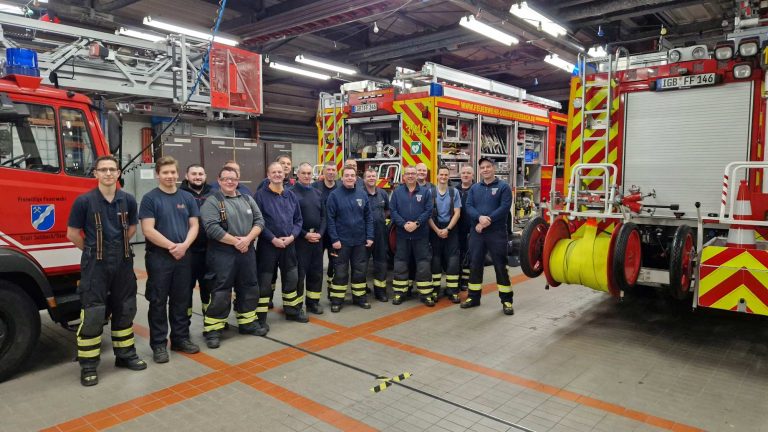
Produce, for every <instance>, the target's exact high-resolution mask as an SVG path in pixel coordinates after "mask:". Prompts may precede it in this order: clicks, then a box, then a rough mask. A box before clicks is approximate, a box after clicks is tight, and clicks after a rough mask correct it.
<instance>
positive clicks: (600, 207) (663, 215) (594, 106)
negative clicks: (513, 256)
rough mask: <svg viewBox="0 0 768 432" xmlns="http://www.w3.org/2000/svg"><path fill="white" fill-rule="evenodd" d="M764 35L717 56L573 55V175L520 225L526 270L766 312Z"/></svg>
mask: <svg viewBox="0 0 768 432" xmlns="http://www.w3.org/2000/svg"><path fill="white" fill-rule="evenodd" d="M766 37H768V32H766V31H765V28H764V27H763V28H753V29H740V30H739V31H737V32H736V33H734V34H731V35H730V36H729V38H728V40H727V41H725V42H722V43H719V44H718V45H717V46H716V47H715V49H714V50H713V51H712V56H714V58H711V57H710V50H709V49H708V47H707V46H705V45H697V46H690V47H686V48H676V49H672V50H669V51H666V52H660V53H653V54H646V55H640V56H629V55H627V54H626V53H622V50H617V52H616V54H615V55H611V56H609V57H607V58H602V59H584V58H580V62H579V66H580V72H579V76H576V77H574V78H573V79H572V81H571V97H570V103H569V107H568V125H569V127H568V132H567V134H568V142H567V147H566V148H567V154H566V169H565V179H566V181H567V182H568V183H567V185H566V187H564V188H562V189H559V190H555V189H553V190H552V191H551V194H550V195H551V199H550V200H549V202H548V204H547V206H548V217H547V218H546V219H545V218H541V217H539V218H536V219H534V220H532V221H531V222H530V223H529V224H528V225H527V226H526V229H525V230H524V234H523V239H522V246H521V248H522V252H521V264H522V268H523V271H524V272H525V273H526V274H527V275H528V276H530V277H536V276H539V275H540V274H541V273H544V274H545V277H546V281H547V284H548V286H553V287H554V286H558V285H560V284H580V285H584V286H587V287H590V288H593V289H595V290H600V291H606V292H610V293H611V294H612V295H614V296H617V297H623V295H624V293H625V292H626V291H627V290H630V289H632V288H633V287H635V286H636V285H637V284H642V285H651V286H656V287H659V288H661V289H663V290H665V291H667V292H668V293H669V294H670V295H671V296H672V297H674V298H676V299H679V300H689V299H691V301H692V305H693V307H708V308H716V309H724V310H732V311H740V312H746V313H754V314H761V315H768V250H767V249H768V248H767V246H768V244H767V243H766V239H767V236H766V234H767V233H768V222H767V220H768V186H767V185H766V182H765V174H766V172H767V170H766V168H768V162H767V161H766V157H765V112H766V99H765V96H766V94H765V85H766V73H765V63H766V62H765V59H766V58H768V57H766V56H768V49H766V45H765V43H764V42H765V40H766ZM761 66H762V68H761Z"/></svg>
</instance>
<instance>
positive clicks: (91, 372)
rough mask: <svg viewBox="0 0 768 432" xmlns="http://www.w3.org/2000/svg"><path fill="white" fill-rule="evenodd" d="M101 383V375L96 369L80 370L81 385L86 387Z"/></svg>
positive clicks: (84, 368) (85, 368) (86, 368)
mask: <svg viewBox="0 0 768 432" xmlns="http://www.w3.org/2000/svg"><path fill="white" fill-rule="evenodd" d="M98 383H99V374H98V373H97V372H96V367H83V368H81V369H80V384H82V385H83V386H85V387H91V386H95V385H96V384H98Z"/></svg>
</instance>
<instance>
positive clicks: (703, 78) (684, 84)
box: [656, 73, 717, 91]
mask: <svg viewBox="0 0 768 432" xmlns="http://www.w3.org/2000/svg"><path fill="white" fill-rule="evenodd" d="M715 75H716V74H714V73H705V74H698V75H685V76H678V77H671V78H660V79H657V80H656V90H657V91H662V90H677V89H684V88H690V87H699V86H707V85H714V84H715V82H716V81H717V80H716V78H715Z"/></svg>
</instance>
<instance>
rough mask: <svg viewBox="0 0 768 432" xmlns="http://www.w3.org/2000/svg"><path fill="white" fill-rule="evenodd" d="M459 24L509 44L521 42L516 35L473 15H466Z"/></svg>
mask: <svg viewBox="0 0 768 432" xmlns="http://www.w3.org/2000/svg"><path fill="white" fill-rule="evenodd" d="M459 25H461V26H462V27H466V28H468V29H470V30H473V31H476V32H478V33H480V34H481V35H483V36H486V37H489V38H491V39H493V40H495V41H498V42H501V43H503V44H504V45H507V46H510V45H512V44H518V43H520V41H519V40H518V39H517V38H516V37H514V36H512V35H510V34H507V33H504V32H503V31H501V30H497V29H495V28H493V27H491V26H489V25H488V24H485V23H483V22H480V21H478V20H476V19H475V17H474V16H473V15H469V16H465V17H464V18H462V19H461V20H460V21H459Z"/></svg>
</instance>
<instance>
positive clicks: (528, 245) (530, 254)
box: [520, 216, 548, 278]
mask: <svg viewBox="0 0 768 432" xmlns="http://www.w3.org/2000/svg"><path fill="white" fill-rule="evenodd" d="M547 228H548V226H547V221H545V220H544V218H542V217H541V216H537V217H535V218H533V219H532V220H531V221H529V222H528V224H526V225H525V229H523V238H522V239H521V240H520V269H521V270H522V271H523V273H524V274H525V275H526V276H528V277H529V278H535V277H538V276H539V275H541V272H543V271H544V257H543V256H542V253H543V252H544V237H546V235H547Z"/></svg>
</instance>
